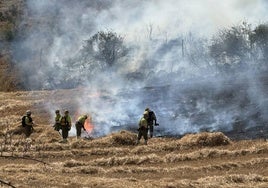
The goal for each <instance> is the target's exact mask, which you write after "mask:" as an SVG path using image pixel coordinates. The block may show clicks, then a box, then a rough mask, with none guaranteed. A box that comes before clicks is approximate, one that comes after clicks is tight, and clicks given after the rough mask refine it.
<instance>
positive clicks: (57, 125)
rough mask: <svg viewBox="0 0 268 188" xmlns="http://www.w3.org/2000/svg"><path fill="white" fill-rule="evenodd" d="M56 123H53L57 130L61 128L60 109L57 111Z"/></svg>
mask: <svg viewBox="0 0 268 188" xmlns="http://www.w3.org/2000/svg"><path fill="white" fill-rule="evenodd" d="M55 114H56V115H55V124H54V125H53V127H54V130H55V131H59V130H61V124H60V118H61V114H60V111H59V110H56V111H55Z"/></svg>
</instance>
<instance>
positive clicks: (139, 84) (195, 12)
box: [17, 0, 268, 135]
mask: <svg viewBox="0 0 268 188" xmlns="http://www.w3.org/2000/svg"><path fill="white" fill-rule="evenodd" d="M266 10H267V2H266V1H263V0H225V1H213V0H201V1H197V0H165V1H162V0H143V1H134V0H116V1H109V0H102V1H98V2H94V1H84V0H80V1H71V0H69V1H68V0H62V1H61V0H60V1H57V0H50V1H45V0H27V12H28V15H29V16H31V18H32V20H27V19H28V18H27V17H26V18H25V22H26V23H27V22H29V21H31V24H33V25H32V27H31V28H30V29H29V31H28V33H27V37H26V38H25V40H24V41H23V43H20V45H21V47H22V48H25V47H26V48H28V49H32V50H33V53H38V54H40V58H39V60H37V61H38V62H39V63H36V64H40V65H38V66H40V68H39V69H38V71H37V72H36V73H33V77H32V79H33V80H36V79H37V80H38V79H39V80H42V81H43V83H44V86H43V87H44V88H45V87H51V84H52V83H51V82H50V79H49V78H48V77H47V73H48V72H53V73H54V72H55V69H57V67H66V61H67V60H68V59H71V58H73V57H75V56H76V54H77V53H78V52H79V50H80V49H81V48H82V47H83V41H84V40H87V39H89V38H90V37H91V36H92V35H94V34H95V33H97V32H98V31H105V30H111V31H113V32H116V33H118V34H120V35H121V36H123V37H124V42H125V43H126V44H128V45H129V46H132V45H133V44H134V45H136V46H139V48H137V49H139V50H135V51H133V52H132V53H131V55H130V57H128V58H127V59H125V61H126V62H125V66H122V67H120V68H117V69H116V70H114V71H113V72H98V73H97V74H96V76H95V77H94V79H93V78H91V79H85V80H84V81H85V82H86V83H85V85H87V87H89V88H90V90H89V91H88V90H86V91H84V92H83V93H80V94H79V96H78V97H76V98H73V99H72V100H73V101H76V103H77V104H78V106H79V110H80V111H81V112H83V113H89V114H91V115H92V118H93V122H94V124H95V126H97V127H98V130H100V132H99V133H97V134H98V135H102V134H108V133H109V132H111V131H112V128H113V127H120V126H136V125H137V122H138V120H139V118H140V116H141V114H142V113H143V110H144V108H145V107H146V106H150V107H151V108H152V109H153V110H154V111H155V113H156V114H157V116H158V119H159V122H160V127H159V129H161V130H162V131H163V132H164V134H165V132H166V133H167V134H168V133H172V134H183V133H186V132H196V131H199V130H201V129H210V130H219V129H224V130H230V129H231V128H230V124H231V122H232V118H233V117H234V113H237V112H236V111H237V109H225V108H218V107H217V108H215V107H214V106H213V100H212V99H211V98H213V97H210V98H208V99H207V98H206V97H207V96H205V95H204V94H201V95H200V97H201V98H200V99H195V101H191V100H192V98H191V97H189V98H187V95H188V93H187V92H186V91H185V90H187V88H197V90H198V89H200V88H201V87H203V86H204V85H205V86H207V85H210V86H211V87H212V88H213V90H216V91H221V88H222V87H223V86H220V84H222V80H221V78H219V79H218V80H214V81H211V80H210V76H212V75H213V74H214V73H215V72H216V70H209V71H208V70H206V69H205V68H201V67H202V66H203V65H205V64H208V63H209V62H203V60H201V62H200V64H199V65H198V66H197V65H193V64H191V63H190V62H189V60H188V59H184V58H183V54H182V53H183V52H182V51H181V49H177V48H175V47H172V46H170V45H171V44H170V43H168V42H170V41H172V40H174V43H176V44H179V45H177V46H180V45H182V44H181V43H182V41H183V40H184V39H185V38H190V37H189V36H191V37H194V38H199V37H200V38H202V37H207V38H209V37H212V36H213V35H214V34H215V33H216V32H217V31H218V30H219V29H221V28H224V27H230V26H232V25H234V24H237V23H240V22H242V21H244V20H246V21H247V22H249V23H256V24H258V23H260V22H261V21H266V20H268V14H267V13H266ZM51 25H52V26H51ZM40 26H43V27H42V28H38V27H40ZM178 39H179V40H178ZM183 42H185V53H187V52H188V51H190V49H193V48H194V46H196V45H195V44H192V45H190V43H189V42H188V43H187V41H183ZM165 43H166V44H167V45H166V46H164V44H165ZM187 45H188V46H187ZM34 49H35V50H34ZM187 50H188V51H187ZM196 51H197V52H198V53H200V54H202V51H201V52H200V50H199V49H197V50H196ZM164 52H165V53H164ZM24 55H25V56H26V55H27V54H24ZM24 55H21V53H18V54H17V58H20V57H21V56H24ZM34 61H35V60H26V61H24V63H23V65H21V66H23V67H28V66H29V64H32V63H33V62H34ZM156 62H157V63H156ZM159 62H161V63H159ZM35 66H37V65H35ZM71 66H72V65H71ZM142 66H145V67H147V68H148V67H149V70H151V71H149V72H146V75H147V77H146V79H140V81H135V82H134V81H132V80H131V79H129V80H128V79H126V77H125V76H124V75H125V74H127V73H132V72H135V71H136V70H138V69H139V68H140V67H142ZM146 70H148V69H146ZM80 73H81V72H79V71H77V72H70V74H69V75H63V73H61V72H55V74H53V78H54V79H55V80H57V79H58V78H61V79H62V78H64V79H66V80H68V79H72V76H74V75H79V74H80ZM204 74H205V75H207V80H204V81H202V83H201V84H200V83H199V80H196V79H195V76H196V75H204ZM205 77H206V76H205ZM192 78H193V80H192ZM203 78H204V77H203ZM207 81H210V82H209V83H207ZM152 86H153V87H155V88H152V89H150V88H147V87H152ZM30 87H36V86H35V85H30ZM184 89H185V90H184ZM254 91H255V90H254ZM252 95H254V97H255V96H256V94H255V93H254V94H252ZM197 96H198V95H197ZM185 97H186V99H185V103H183V102H182V100H184V98H185ZM193 97H195V96H193ZM262 100H266V99H265V96H264V97H262ZM191 102H193V103H195V104H191ZM53 105H54V104H53ZM53 105H52V103H49V102H48V106H49V109H53V112H54V110H55V109H57V108H58V107H57V106H55V105H54V106H53ZM183 105H184V106H183ZM263 109H266V111H267V108H266V107H263ZM74 110H76V109H74ZM222 110H223V111H222ZM182 111H183V112H182ZM185 111H186V112H185ZM53 112H52V113H51V114H52V117H53V114H54V113H53ZM195 113H198V114H200V116H201V114H203V116H204V117H205V118H206V121H204V122H198V121H201V119H202V117H200V119H198V118H197V120H196V121H194V122H193V118H192V117H193V116H194V114H195ZM182 114H184V115H182ZM186 114H188V115H186ZM195 117H196V116H195ZM210 117H211V120H209V118H210Z"/></svg>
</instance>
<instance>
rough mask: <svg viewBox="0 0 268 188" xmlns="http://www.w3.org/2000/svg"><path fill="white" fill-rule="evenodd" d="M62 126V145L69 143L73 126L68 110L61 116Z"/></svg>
mask: <svg viewBox="0 0 268 188" xmlns="http://www.w3.org/2000/svg"><path fill="white" fill-rule="evenodd" d="M60 124H61V129H62V141H60V143H67V138H68V132H69V131H70V130H71V126H72V120H71V116H70V115H69V111H68V110H65V111H64V115H63V116H61V118H60Z"/></svg>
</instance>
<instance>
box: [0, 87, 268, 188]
mask: <svg viewBox="0 0 268 188" xmlns="http://www.w3.org/2000/svg"><path fill="white" fill-rule="evenodd" d="M75 93H78V92H77V91H76V90H66V91H64V90H58V91H34V92H11V93H4V92H2V93H0V103H1V106H0V114H1V119H0V126H1V130H0V152H1V153H0V181H1V183H0V186H2V187H72V188H73V187H215V188H219V187H263V188H266V187H268V142H266V141H265V140H264V139H258V140H240V141H238V140H237V141H235V140H231V139H230V138H228V137H227V136H225V135H224V134H223V133H221V132H214V133H206V132H203V133H199V134H188V135H185V136H183V137H182V138H180V139H179V138H164V137H155V138H152V139H150V140H149V142H148V145H143V142H141V144H139V145H135V140H136V136H137V135H136V133H133V132H129V131H126V130H121V131H119V132H115V133H112V134H110V135H107V136H104V137H98V138H93V137H90V139H80V140H76V138H74V137H70V138H69V142H68V143H67V144H61V143H58V141H59V140H60V135H59V134H58V133H57V132H56V131H54V130H53V128H52V127H51V122H53V118H52V119H51V117H50V114H49V112H47V111H46V109H45V108H44V106H45V103H46V101H47V100H48V98H50V99H51V98H54V99H55V100H56V101H57V102H58V103H63V102H64V103H68V105H70V106H72V105H74V104H72V103H71V102H70V101H68V102H67V100H64V97H62V96H64V95H66V96H68V95H70V96H73V95H75ZM52 96H53V97H52ZM62 98H63V99H62ZM27 109H31V110H32V112H33V119H34V121H35V123H36V124H37V125H36V126H35V132H34V133H33V134H32V135H31V139H27V140H26V139H25V138H24V136H23V134H21V128H20V127H19V125H20V119H21V116H22V114H24V113H25V111H26V110H27Z"/></svg>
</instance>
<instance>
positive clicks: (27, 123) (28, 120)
mask: <svg viewBox="0 0 268 188" xmlns="http://www.w3.org/2000/svg"><path fill="white" fill-rule="evenodd" d="M31 115H32V112H31V111H30V110H27V111H26V115H25V116H23V117H22V126H23V127H24V131H25V132H24V133H25V136H26V138H29V137H30V135H31V134H32V133H33V130H34V129H33V125H34V123H33V119H32V117H31Z"/></svg>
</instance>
